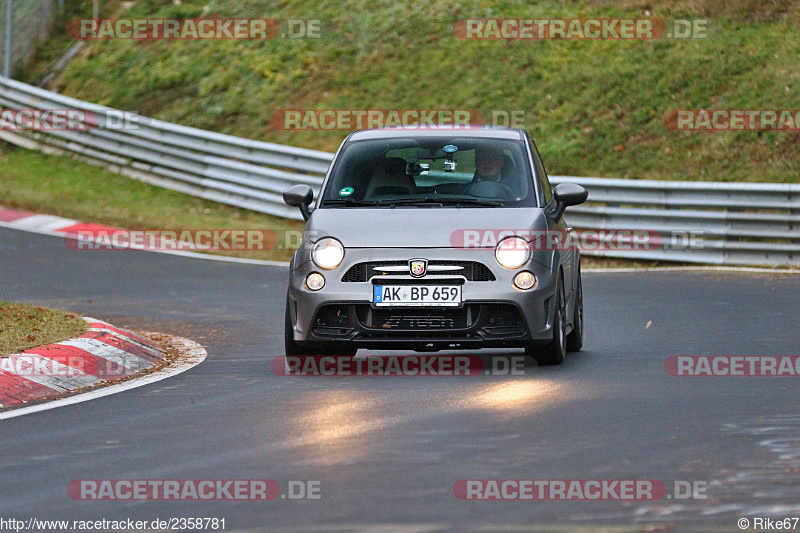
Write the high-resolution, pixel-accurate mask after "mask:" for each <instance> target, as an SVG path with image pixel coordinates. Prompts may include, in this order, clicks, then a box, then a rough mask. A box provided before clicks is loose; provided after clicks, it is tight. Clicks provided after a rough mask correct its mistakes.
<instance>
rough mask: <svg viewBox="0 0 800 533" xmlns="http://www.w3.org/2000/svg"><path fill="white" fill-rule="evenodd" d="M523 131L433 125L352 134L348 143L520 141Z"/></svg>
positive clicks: (474, 126) (361, 131) (468, 125)
mask: <svg viewBox="0 0 800 533" xmlns="http://www.w3.org/2000/svg"><path fill="white" fill-rule="evenodd" d="M523 131H524V130H521V129H517V128H508V127H505V126H486V125H484V124H458V125H441V126H439V125H435V126H428V127H421V128H416V127H414V126H390V127H385V128H373V129H369V130H359V131H356V132H353V133H352V134H350V136H349V137H348V139H347V140H348V141H364V140H367V139H394V138H399V137H406V138H408V137H411V138H415V137H441V136H442V135H453V134H456V135H458V136H459V137H474V138H476V139H507V140H514V141H520V140H522V139H524V138H525V134H524V133H523Z"/></svg>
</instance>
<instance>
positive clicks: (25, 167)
mask: <svg viewBox="0 0 800 533" xmlns="http://www.w3.org/2000/svg"><path fill="white" fill-rule="evenodd" d="M0 197H1V198H2V203H3V205H5V206H6V207H11V208H16V209H27V210H31V211H36V212H42V213H48V214H52V215H59V216H63V217H68V218H73V219H76V220H79V221H82V222H95V223H98V224H107V225H110V226H116V227H122V228H127V229H137V230H146V229H165V230H180V229H221V230H225V229H240V230H252V229H257V230H272V231H274V232H275V234H276V237H277V243H276V244H275V246H274V247H273V248H272V249H267V250H242V251H231V252H228V253H226V255H232V256H235V257H246V258H251V259H266V260H275V261H288V260H289V259H291V255H292V250H290V249H286V248H287V247H286V246H284V245H283V242H284V237H285V231H286V230H299V231H302V229H303V227H304V224H303V223H302V222H298V221H294V220H286V219H283V218H280V217H274V216H271V215H266V214H262V213H256V212H253V211H248V210H246V209H239V208H237V207H231V206H226V205H222V204H218V203H215V202H210V201H207V200H202V199H200V198H194V197H192V196H188V195H186V194H182V193H179V192H175V191H170V190H167V189H163V188H161V187H156V186H154V185H150V184H147V183H143V182H140V181H137V180H135V179H131V178H128V177H125V176H120V175H117V174H113V173H111V172H109V171H106V170H104V169H102V168H99V167H96V166H93V165H90V164H88V163H84V162H82V161H76V160H73V159H71V158H68V157H60V156H51V155H45V154H42V153H39V152H33V151H30V150H26V149H24V148H16V147H11V146H9V145H6V144H5V143H2V142H0Z"/></svg>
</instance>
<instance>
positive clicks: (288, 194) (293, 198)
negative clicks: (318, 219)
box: [283, 185, 314, 220]
mask: <svg viewBox="0 0 800 533" xmlns="http://www.w3.org/2000/svg"><path fill="white" fill-rule="evenodd" d="M283 201H284V202H285V203H286V205H290V206H292V207H299V208H300V213H302V215H303V220H308V217H309V216H311V211H310V210H309V209H308V206H310V205H311V202H313V201H314V191H313V190H311V187H309V186H308V185H292V186H291V187H289V188H288V189H286V190H285V191H283Z"/></svg>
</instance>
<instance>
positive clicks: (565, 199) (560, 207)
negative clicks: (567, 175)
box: [553, 183, 589, 220]
mask: <svg viewBox="0 0 800 533" xmlns="http://www.w3.org/2000/svg"><path fill="white" fill-rule="evenodd" d="M553 196H555V198H556V210H555V213H553V218H554V219H556V220H557V219H559V218H561V215H563V214H564V210H565V209H566V208H567V207H569V206H571V205H578V204H582V203H583V202H585V201H586V198H587V197H588V196H589V191H587V190H586V189H585V188H584V187H582V186H580V185H577V184H575V183H561V184H559V185H556V186H555V188H554V189H553Z"/></svg>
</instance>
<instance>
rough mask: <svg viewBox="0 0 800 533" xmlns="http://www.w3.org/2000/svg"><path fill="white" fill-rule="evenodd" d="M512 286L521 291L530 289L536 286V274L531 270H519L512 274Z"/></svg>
mask: <svg viewBox="0 0 800 533" xmlns="http://www.w3.org/2000/svg"><path fill="white" fill-rule="evenodd" d="M514 286H515V287H516V288H518V289H521V290H523V291H527V290H528V289H532V288H534V287H535V286H536V276H534V275H533V272H528V271H525V272H520V273H519V274H517V275H516V276H514Z"/></svg>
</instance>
